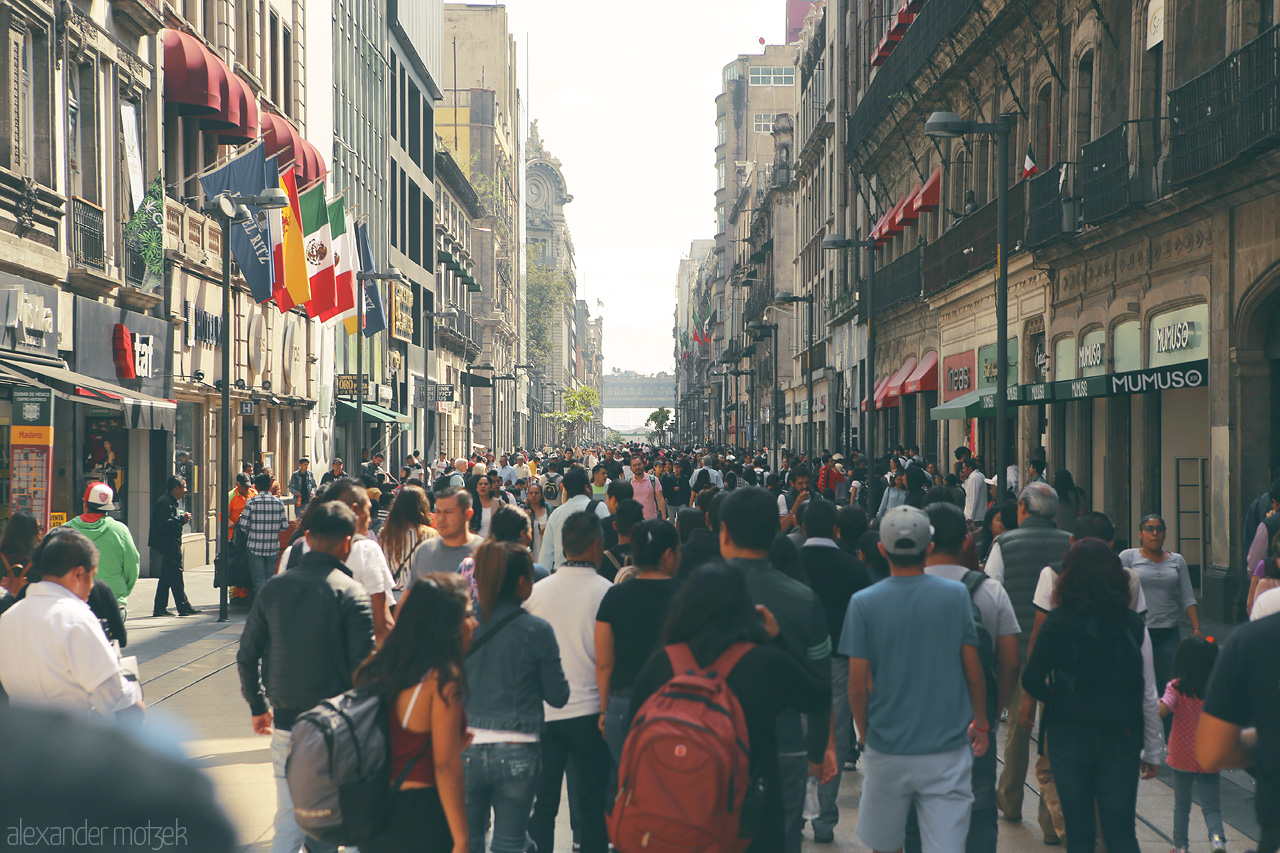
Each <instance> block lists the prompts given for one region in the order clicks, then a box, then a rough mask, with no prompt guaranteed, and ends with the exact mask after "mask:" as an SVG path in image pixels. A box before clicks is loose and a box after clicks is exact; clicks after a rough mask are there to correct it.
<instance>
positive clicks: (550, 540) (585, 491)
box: [538, 468, 609, 618]
mask: <svg viewBox="0 0 1280 853" xmlns="http://www.w3.org/2000/svg"><path fill="white" fill-rule="evenodd" d="M560 486H561V488H562V489H563V490H564V498H565V501H564V503H562V504H560V506H558V507H556V508H555V511H554V512H552V513H551V515H550V516H548V517H547V529H546V532H544V533H543V534H542V553H541V554H539V555H538V562H539V563H541V564H542V565H544V566H546V567H547V568H549V569H551V571H553V572H554V571H555V570H556V569H558V568H560V566H561V565H563V563H564V561H565V555H564V546H563V545H562V544H561V542H560V531H561V530H562V529H563V528H564V525H565V520H566V519H568V518H569V516H571V515H573V514H574V513H575V512H584V511H586V509H587V505H588V504H590V503H591V496H590V494H591V493H590V488H591V485H590V483H589V481H588V480H587V472H586V471H584V470H582V469H581V468H571V469H570V470H569V473H567V474H565V475H564V479H563V480H562V481H561V483H560ZM544 491H545V487H544ZM596 515H597V516H598V517H599V518H601V519H607V518H608V517H609V507H608V506H607V505H606V504H605V502H604V501H600V502H599V504H597V505H596ZM592 618H594V617H592Z"/></svg>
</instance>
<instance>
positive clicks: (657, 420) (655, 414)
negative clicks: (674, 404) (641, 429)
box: [644, 406, 671, 432]
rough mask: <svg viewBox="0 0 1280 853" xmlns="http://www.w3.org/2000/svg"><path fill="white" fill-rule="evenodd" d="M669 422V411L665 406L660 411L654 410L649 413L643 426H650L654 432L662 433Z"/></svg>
mask: <svg viewBox="0 0 1280 853" xmlns="http://www.w3.org/2000/svg"><path fill="white" fill-rule="evenodd" d="M670 422H671V410H670V409H668V408H667V407H666V406H663V407H662V408H660V409H654V410H653V411H652V412H650V413H649V417H648V418H646V419H645V422H644V424H645V426H652V427H653V429H654V431H655V432H662V431H663V430H665V429H666V428H667V424H668V423H670Z"/></svg>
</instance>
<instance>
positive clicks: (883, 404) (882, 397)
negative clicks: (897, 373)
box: [876, 376, 898, 410]
mask: <svg viewBox="0 0 1280 853" xmlns="http://www.w3.org/2000/svg"><path fill="white" fill-rule="evenodd" d="M892 384H893V376H887V377H885V380H884V382H883V383H881V385H880V387H879V388H877V389H876V409H877V410H879V409H885V408H890V409H891V408H893V407H894V406H896V405H898V398H897V397H896V396H890V395H889V386H890V385H892Z"/></svg>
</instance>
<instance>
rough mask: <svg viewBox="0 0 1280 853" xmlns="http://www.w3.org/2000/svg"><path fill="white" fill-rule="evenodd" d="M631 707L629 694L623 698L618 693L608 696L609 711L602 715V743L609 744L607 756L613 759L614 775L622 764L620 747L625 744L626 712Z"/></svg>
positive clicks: (628, 692)
mask: <svg viewBox="0 0 1280 853" xmlns="http://www.w3.org/2000/svg"><path fill="white" fill-rule="evenodd" d="M630 707H631V692H630V691H627V694H626V695H625V696H624V695H622V694H620V693H610V694H609V710H607V711H605V714H604V741H605V743H607V744H609V755H611V756H612V757H613V770H614V775H615V776H616V775H617V771H618V765H619V764H621V763H622V745H623V744H624V743H626V742H627V730H626V729H625V728H623V725H624V724H625V723H626V719H627V711H628V709H630Z"/></svg>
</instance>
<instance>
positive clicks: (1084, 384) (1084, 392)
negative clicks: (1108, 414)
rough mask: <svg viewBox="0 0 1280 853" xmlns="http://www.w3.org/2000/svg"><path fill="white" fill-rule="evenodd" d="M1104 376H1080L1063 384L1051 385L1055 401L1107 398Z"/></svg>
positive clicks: (1105, 378)
mask: <svg viewBox="0 0 1280 853" xmlns="http://www.w3.org/2000/svg"><path fill="white" fill-rule="evenodd" d="M1107 393H1108V390H1107V377H1106V376H1082V377H1080V378H1078V379H1069V380H1067V381H1065V382H1055V383H1053V398H1054V399H1055V400H1082V399H1084V398H1086V397H1105V396H1107Z"/></svg>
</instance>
